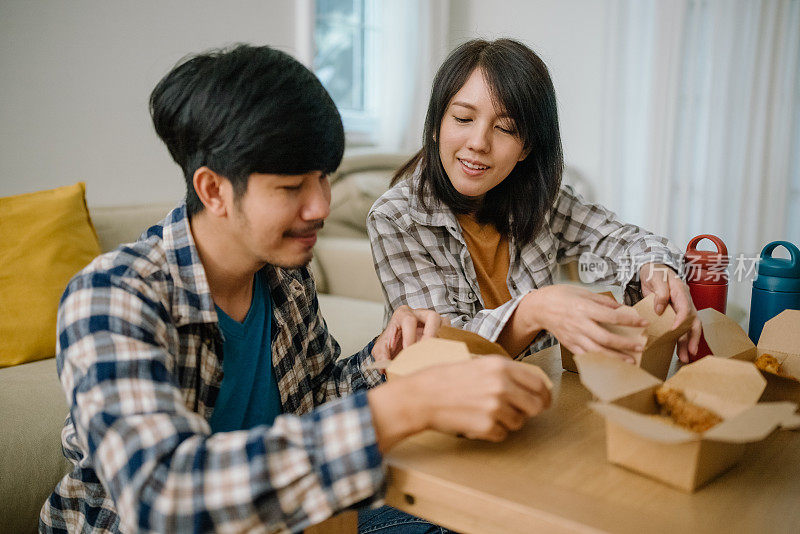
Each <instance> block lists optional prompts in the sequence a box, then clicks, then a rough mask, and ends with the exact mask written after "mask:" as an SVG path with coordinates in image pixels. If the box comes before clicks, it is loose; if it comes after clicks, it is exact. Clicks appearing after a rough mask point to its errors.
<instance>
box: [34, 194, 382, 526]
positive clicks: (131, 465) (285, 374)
mask: <svg viewBox="0 0 800 534" xmlns="http://www.w3.org/2000/svg"><path fill="white" fill-rule="evenodd" d="M264 269H265V274H266V275H267V276H266V278H267V280H268V281H269V289H270V292H271V297H272V300H273V307H274V311H273V315H274V323H273V330H274V331H275V332H276V334H275V336H274V338H273V343H272V361H273V366H274V369H275V374H276V378H277V381H278V387H279V389H280V394H281V403H282V412H283V413H284V414H285V415H281V416H279V417H278V418H277V419H276V420H275V424H274V425H273V426H271V427H266V426H261V427H256V428H254V429H252V430H249V431H237V432H224V433H218V434H211V431H210V427H209V424H208V419H209V417H210V416H211V413H212V412H213V410H214V402H215V400H216V398H217V395H218V393H219V390H220V384H221V382H222V360H221V357H222V351H221V348H222V339H221V336H220V332H219V329H218V327H217V315H216V311H215V309H214V303H213V301H212V299H211V294H210V291H209V287H208V282H207V280H206V276H205V272H204V270H203V267H202V264H201V263H200V260H199V256H198V254H197V250H196V248H195V245H194V241H193V239H192V235H191V231H190V229H189V222H188V219H187V217H186V210H185V206H183V205H181V206H179V207H177V208H176V209H175V210H173V211H172V212H171V213H170V214H169V215H168V216H167V217H166V219H164V220H163V221H162V222H161V223H159V224H158V225H156V226H153V227H152V228H150V229H149V230H148V231H147V232H145V234H144V235H143V236H142V237H141V238H140V240H139V241H138V242H136V243H133V244H129V245H123V246H121V247H120V248H118V249H117V250H116V251H113V252H110V253H108V254H104V255H102V256H100V257H98V258H97V259H95V261H93V262H92V263H91V264H90V265H89V266H88V267H87V268H86V269H84V270H83V271H82V272H80V273H79V274H78V275H76V276H75V278H73V279H72V281H71V282H70V283H69V285H68V287H67V289H66V291H65V293H64V296H63V297H62V301H61V305H60V308H59V312H58V347H57V365H58V374H59V377H60V379H61V383H62V386H63V388H64V391H65V392H66V395H67V402H68V404H69V407H70V412H69V416H68V417H67V420H66V423H65V426H64V430H63V432H62V442H63V450H64V454H65V455H66V457H67V458H68V459H70V460H71V461H72V463H73V464H74V468H73V470H72V472H71V473H69V474H68V475H66V476H65V477H64V478H63V479H62V480H61V482H59V484H58V485H57V486H56V488H55V491H54V492H53V494H52V495H51V497H50V498H49V500H48V501H47V502H46V503H45V505H44V507H43V508H42V512H41V515H40V531H43V532H174V531H192V532H195V531H218V532H242V531H248V532H251V531H252V532H282V531H290V530H291V531H298V530H301V529H303V528H305V527H306V526H308V525H309V524H312V523H317V522H319V521H322V520H324V519H325V518H327V517H328V516H330V515H332V514H333V513H335V512H337V511H339V510H341V509H344V508H346V507H348V506H351V505H353V504H355V503H361V504H369V503H372V502H373V501H375V502H377V501H378V500H379V499H380V496H381V495H382V490H383V487H384V482H385V473H384V467H383V463H382V458H381V455H380V453H379V451H378V448H377V444H376V436H375V432H374V428H373V426H372V418H371V414H370V410H369V406H368V403H367V398H366V392H365V391H362V390H365V389H366V388H368V387H370V386H372V385H375V384H377V383H379V382H380V381H381V380H382V377H381V375H380V373H379V372H378V371H371V370H364V371H362V363H363V362H365V361H367V362H371V361H372V356H371V345H370V346H368V347H366V348H364V349H363V350H362V351H360V352H359V353H357V354H355V355H353V356H351V357H350V358H347V359H343V360H339V361H337V358H338V356H339V346H338V344H337V343H336V341H335V340H334V339H333V338H332V337H331V336H330V334H329V333H328V330H327V327H326V325H325V321H324V320H323V318H322V316H321V315H320V311H319V307H318V305H317V298H316V291H315V288H314V283H313V280H312V278H311V276H310V274H309V271H308V270H307V269H305V268H301V269H295V270H285V269H279V268H276V267H272V266H266V267H265V268H264ZM339 397H341V398H339Z"/></svg>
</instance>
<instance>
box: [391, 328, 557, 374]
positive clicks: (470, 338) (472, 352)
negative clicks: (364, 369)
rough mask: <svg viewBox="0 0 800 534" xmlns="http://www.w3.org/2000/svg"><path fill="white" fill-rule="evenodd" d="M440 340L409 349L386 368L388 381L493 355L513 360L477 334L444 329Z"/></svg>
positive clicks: (494, 344)
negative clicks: (437, 366) (448, 364)
mask: <svg viewBox="0 0 800 534" xmlns="http://www.w3.org/2000/svg"><path fill="white" fill-rule="evenodd" d="M436 336H437V337H435V338H429V339H424V340H422V341H419V342H417V343H414V344H413V345H411V346H409V347H406V348H405V349H403V350H401V351H400V353H399V354H398V355H397V356H395V358H394V359H393V360H392V361H390V362H386V363H385V365H383V366H382V367H383V368H384V370H385V371H386V378H387V379H388V380H392V379H393V378H397V377H401V376H406V375H409V374H411V373H415V372H417V371H420V370H422V369H425V368H427V367H431V366H433V365H440V364H446V363H458V362H466V361H469V360H472V359H475V358H480V357H481V356H485V355H490V354H493V355H499V356H505V357H506V358H509V359H510V358H511V356H509V355H508V352H506V350H505V349H504V348H503V347H502V346H501V345H499V344H497V343H494V342H492V341H489V340H488V339H486V338H485V337H483V336H481V335H478V334H476V333H474V332H469V331H467V330H461V329H459V328H453V327H450V326H443V327H441V328H440V329H439V332H438V333H437V334H436ZM532 367H534V368H536V369H538V371H539V372H540V374H541V377H542V379H543V380H544V383H545V384H546V385H547V387H548V389H552V387H553V384H552V382H551V381H550V378H549V377H548V376H547V375H546V374H545V372H544V371H542V370H541V368H539V367H538V366H535V365H534V366H532Z"/></svg>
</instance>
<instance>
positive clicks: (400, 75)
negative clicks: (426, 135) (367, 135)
mask: <svg viewBox="0 0 800 534" xmlns="http://www.w3.org/2000/svg"><path fill="white" fill-rule="evenodd" d="M379 5H380V9H381V15H380V19H381V24H380V26H381V27H380V30H379V35H380V36H381V37H380V43H379V44H380V47H381V48H382V50H381V57H382V58H383V60H382V62H381V63H382V64H381V85H380V89H379V97H378V101H379V109H378V117H379V123H380V126H379V134H378V144H379V145H380V147H381V148H382V149H385V150H391V151H402V152H409V153H410V152H414V151H416V150H418V149H419V148H420V146H421V144H422V127H423V124H424V122H425V112H426V111H427V107H428V99H429V98H430V91H431V85H432V83H433V77H434V75H435V74H436V70H437V69H438V68H439V65H440V64H441V63H442V61H444V58H445V57H446V55H447V52H448V50H447V29H448V14H449V11H450V2H449V0H382V1H381V2H379Z"/></svg>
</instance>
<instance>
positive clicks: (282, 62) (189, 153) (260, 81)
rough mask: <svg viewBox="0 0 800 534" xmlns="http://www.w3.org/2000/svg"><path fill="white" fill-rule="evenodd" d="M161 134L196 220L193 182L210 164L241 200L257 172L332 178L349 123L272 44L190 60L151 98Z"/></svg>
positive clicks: (305, 72) (236, 48)
mask: <svg viewBox="0 0 800 534" xmlns="http://www.w3.org/2000/svg"><path fill="white" fill-rule="evenodd" d="M150 115H151V117H152V119H153V125H154V126H155V129H156V132H157V133H158V136H159V137H160V138H161V139H162V140H163V141H164V143H165V144H166V145H167V148H168V149H169V153H170V154H171V155H172V159H174V160H175V162H176V163H177V164H178V165H180V167H181V169H182V170H183V175H184V178H185V179H186V207H187V212H188V214H189V216H192V215H194V214H195V213H198V212H199V211H201V210H202V209H203V204H202V203H201V202H200V199H199V198H198V197H197V193H196V192H195V190H194V185H193V183H192V180H193V176H194V172H195V171H196V170H197V169H198V168H200V167H202V166H207V167H208V168H210V169H211V170H213V171H214V172H216V173H218V174H220V175H222V176H224V177H225V178H227V179H228V180H230V182H231V184H232V185H233V189H234V192H235V195H236V198H241V196H242V195H244V193H245V192H246V191H247V180H248V177H249V176H250V175H251V174H252V173H267V174H303V173H306V172H311V171H322V172H323V173H325V174H329V173H332V172H333V171H335V170H336V168H337V167H338V166H339V163H340V162H341V160H342V154H343V152H344V129H343V127H342V119H341V117H340V116H339V112H338V111H337V109H336V106H335V105H334V103H333V100H332V99H331V97H330V95H328V92H327V91H326V90H325V88H324V87H322V84H321V83H320V82H319V80H318V79H317V77H316V76H314V74H313V73H311V71H309V70H308V69H307V68H306V67H304V66H303V65H302V64H300V62H298V61H297V60H296V59H294V58H292V57H291V56H289V55H288V54H286V53H284V52H281V51H279V50H275V49H274V48H270V47H268V46H257V47H256V46H250V45H245V44H240V45H236V46H234V47H232V48H228V49H218V50H211V51H208V52H204V53H202V54H199V55H195V56H190V57H188V58H184V59H183V60H182V61H181V62H180V63H178V65H176V66H175V67H174V68H173V69H172V70H171V71H170V72H169V73H168V74H167V75H166V76H164V78H163V79H162V80H161V81H160V82H158V85H156V87H155V89H153V93H152V94H151V95H150Z"/></svg>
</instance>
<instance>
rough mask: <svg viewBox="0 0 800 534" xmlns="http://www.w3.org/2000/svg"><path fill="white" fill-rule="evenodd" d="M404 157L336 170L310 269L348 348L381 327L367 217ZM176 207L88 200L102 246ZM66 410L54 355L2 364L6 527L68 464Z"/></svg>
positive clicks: (1, 486)
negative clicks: (62, 438) (63, 448)
mask: <svg viewBox="0 0 800 534" xmlns="http://www.w3.org/2000/svg"><path fill="white" fill-rule="evenodd" d="M404 159H405V156H403V155H396V154H379V153H363V154H352V155H348V156H347V157H346V158H345V161H344V162H343V163H342V166H341V168H340V169H339V171H338V172H337V174H336V175H335V176H334V177H332V183H333V185H332V212H331V217H330V218H329V220H328V222H327V223H326V226H325V228H324V229H323V231H322V232H321V236H320V239H319V241H318V243H317V245H316V247H315V258H314V260H313V262H312V269H313V271H314V277H315V280H316V281H317V286H318V289H319V291H320V296H319V300H320V308H321V309H322V313H323V315H324V316H325V319H326V322H327V324H328V327H329V329H330V330H331V332H332V333H333V335H334V337H336V339H337V340H338V341H339V343H340V345H341V346H342V354H343V355H349V354H352V353H353V352H355V351H356V350H358V349H360V348H362V347H363V346H364V345H365V344H366V343H367V342H369V340H371V339H372V338H373V337H374V336H376V335H377V334H378V333H379V332H380V330H381V328H382V323H383V305H382V302H383V296H382V294H381V291H380V285H379V282H378V280H377V277H376V275H375V271H374V269H373V266H372V256H371V253H370V248H369V242H368V241H367V238H366V229H365V226H364V225H365V222H364V221H365V220H366V214H367V211H368V210H369V208H370V206H371V205H372V203H373V202H374V200H375V199H376V198H377V197H378V196H379V195H380V194H381V193H382V192H383V190H385V189H386V188H387V187H388V184H389V179H390V176H391V173H392V170H393V169H394V168H396V167H397V166H398V165H399V164H400V163H402V162H403V161H404ZM172 207H173V205H172V204H158V205H148V206H122V207H113V208H107V207H106V208H97V207H91V206H90V210H89V211H90V213H91V216H92V219H93V222H94V224H95V227H96V228H97V232H98V235H99V237H100V242H101V248H102V250H103V251H108V250H111V249H113V248H115V247H116V246H117V245H119V244H120V243H126V242H130V241H134V240H135V239H136V238H137V237H138V236H139V234H140V233H141V231H142V230H144V229H145V228H146V227H147V226H149V225H150V224H152V223H153V222H156V221H158V220H159V219H161V217H162V216H163V215H164V214H165V213H166V212H167V211H168V210H170V209H171V208H172ZM54 335H55V333H54ZM66 415H67V405H66V401H65V396H64V393H63V391H62V390H61V385H60V384H59V382H58V377H57V374H56V362H55V359H54V358H50V359H47V360H42V361H38V362H33V363H28V364H24V365H19V366H16V367H10V368H5V369H0V422H1V423H2V431H0V533H6V532H8V533H14V534H16V533H27V532H35V531H36V529H37V525H38V523H37V521H38V515H39V510H40V509H41V506H42V504H43V503H44V501H45V499H46V498H47V497H48V496H49V494H50V492H51V491H52V489H53V487H54V486H55V485H56V483H57V482H58V480H60V478H61V477H62V476H63V475H64V474H65V473H66V472H67V470H68V469H69V464H68V462H67V461H66V460H65V459H64V457H63V455H62V453H61V443H60V433H61V428H62V425H63V422H64V418H65V417H66Z"/></svg>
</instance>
